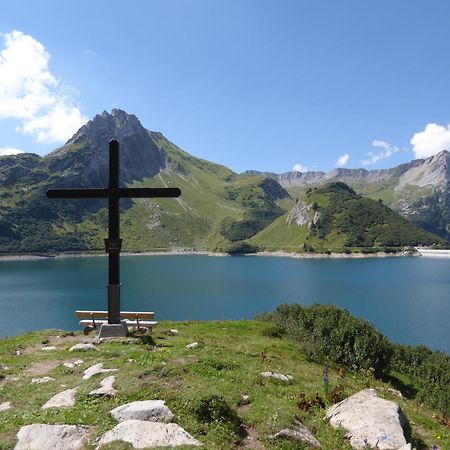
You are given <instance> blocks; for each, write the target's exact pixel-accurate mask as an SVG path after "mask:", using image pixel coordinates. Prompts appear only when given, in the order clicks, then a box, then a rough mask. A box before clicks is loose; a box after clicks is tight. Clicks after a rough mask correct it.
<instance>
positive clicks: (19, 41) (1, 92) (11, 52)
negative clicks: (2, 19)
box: [0, 31, 87, 144]
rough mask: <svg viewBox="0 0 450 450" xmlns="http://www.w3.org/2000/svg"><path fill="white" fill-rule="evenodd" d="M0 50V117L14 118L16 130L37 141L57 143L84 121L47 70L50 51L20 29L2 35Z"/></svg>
mask: <svg viewBox="0 0 450 450" xmlns="http://www.w3.org/2000/svg"><path fill="white" fill-rule="evenodd" d="M2 37H3V40H4V49H3V50H2V51H1V53H0V119H6V118H8V119H16V120H18V121H19V122H20V125H19V126H17V127H16V131H17V132H20V133H23V134H28V135H31V136H33V137H34V138H35V139H36V140H37V141H38V142H41V143H45V144H49V143H60V142H63V141H65V140H67V139H68V138H70V137H71V135H72V134H74V133H75V132H76V131H77V129H78V128H80V127H81V126H82V125H83V124H84V123H85V122H86V121H87V119H86V117H84V116H83V114H82V113H81V111H80V109H79V108H78V107H77V106H76V105H74V101H73V98H72V97H71V95H69V94H67V92H65V89H64V86H61V83H60V81H59V80H57V79H56V77H55V76H54V75H53V74H52V73H51V72H50V70H49V68H48V62H49V60H50V54H49V53H48V52H47V51H46V50H45V47H44V46H43V45H42V44H41V43H40V42H38V41H37V40H36V39H34V38H33V37H31V36H29V35H26V34H24V33H22V32H20V31H13V32H11V33H8V34H4V35H2Z"/></svg>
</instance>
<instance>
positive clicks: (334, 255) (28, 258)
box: [0, 249, 450, 261]
mask: <svg viewBox="0 0 450 450" xmlns="http://www.w3.org/2000/svg"><path fill="white" fill-rule="evenodd" d="M435 251H436V252H437V251H438V250H435ZM432 252H433V250H428V251H427V255H426V256H432ZM121 255H122V256H186V255H201V256H213V257H223V256H233V255H229V254H228V253H220V252H209V251H201V250H183V249H179V250H169V251H154V252H126V251H125V252H121ZM99 256H105V257H106V256H107V254H106V253H105V252H98V253H87V252H80V253H55V254H48V255H47V254H30V255H26V254H23V255H0V261H21V260H22V261H31V260H40V259H53V258H55V259H67V258H90V257H99ZM238 256H258V257H269V258H294V259H338V258H342V259H362V258H388V257H400V256H421V254H420V253H415V254H406V253H403V252H398V253H384V252H378V253H330V254H325V253H290V252H285V251H283V250H277V251H273V252H268V251H262V252H258V253H247V254H243V255H238ZM439 256H440V255H439ZM448 257H450V251H449V254H448Z"/></svg>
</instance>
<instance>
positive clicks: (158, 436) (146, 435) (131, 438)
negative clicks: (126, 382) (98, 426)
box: [97, 420, 202, 449]
mask: <svg viewBox="0 0 450 450" xmlns="http://www.w3.org/2000/svg"><path fill="white" fill-rule="evenodd" d="M113 441H124V442H128V443H129V444H131V445H132V446H133V447H134V448H147V447H176V446H179V445H197V446H198V445H202V444H201V443H200V442H199V441H197V439H194V438H193V437H192V436H191V435H190V434H189V433H188V432H187V431H185V430H184V429H183V428H181V427H180V426H179V425H177V424H175V423H159V422H144V421H142V420H126V421H125V422H121V423H119V424H118V425H116V426H115V427H114V428H113V429H112V430H111V431H108V432H106V433H105V434H104V435H103V436H102V438H101V439H100V442H99V443H98V446H97V449H99V448H101V447H102V446H103V445H105V444H109V443H110V442H113Z"/></svg>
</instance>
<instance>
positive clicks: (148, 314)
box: [75, 311, 155, 320]
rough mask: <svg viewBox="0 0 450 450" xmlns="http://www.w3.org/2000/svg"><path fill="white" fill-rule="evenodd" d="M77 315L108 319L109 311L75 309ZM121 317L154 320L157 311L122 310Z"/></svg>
mask: <svg viewBox="0 0 450 450" xmlns="http://www.w3.org/2000/svg"><path fill="white" fill-rule="evenodd" d="M75 314H76V316H77V317H80V318H81V317H90V318H92V319H107V318H108V311H75ZM120 317H121V318H122V319H134V320H137V319H139V320H140V319H144V320H154V318H155V313H154V312H152V311H121V312H120Z"/></svg>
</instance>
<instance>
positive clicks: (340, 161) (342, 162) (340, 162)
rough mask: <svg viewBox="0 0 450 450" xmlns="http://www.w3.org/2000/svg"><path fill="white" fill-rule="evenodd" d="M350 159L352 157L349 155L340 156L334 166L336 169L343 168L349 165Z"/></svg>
mask: <svg viewBox="0 0 450 450" xmlns="http://www.w3.org/2000/svg"><path fill="white" fill-rule="evenodd" d="M349 159H350V155H349V154H348V153H344V154H343V155H341V156H339V158H338V160H337V161H336V163H335V164H334V165H335V166H336V167H343V166H345V165H346V164H347V163H348V160H349Z"/></svg>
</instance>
